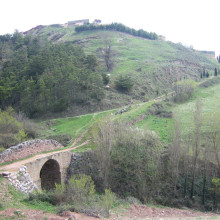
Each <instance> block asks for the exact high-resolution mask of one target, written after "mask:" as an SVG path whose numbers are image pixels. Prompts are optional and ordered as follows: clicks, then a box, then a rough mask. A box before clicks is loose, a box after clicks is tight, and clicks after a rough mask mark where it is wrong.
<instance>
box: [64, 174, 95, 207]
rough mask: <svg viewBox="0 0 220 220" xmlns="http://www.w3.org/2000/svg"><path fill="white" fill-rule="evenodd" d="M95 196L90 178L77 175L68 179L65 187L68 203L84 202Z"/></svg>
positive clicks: (93, 185)
mask: <svg viewBox="0 0 220 220" xmlns="http://www.w3.org/2000/svg"><path fill="white" fill-rule="evenodd" d="M94 194H95V184H94V182H93V180H92V178H91V177H90V176H87V175H85V174H77V175H74V176H73V177H71V178H70V180H69V182H68V185H67V196H68V197H69V200H70V201H73V202H75V203H76V202H77V203H84V202H86V201H87V200H88V199H89V198H90V197H91V196H93V195H94Z"/></svg>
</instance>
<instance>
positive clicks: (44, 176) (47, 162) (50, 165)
mask: <svg viewBox="0 0 220 220" xmlns="http://www.w3.org/2000/svg"><path fill="white" fill-rule="evenodd" d="M71 156H72V153H71V152H69V151H67V152H59V153H55V154H52V155H49V156H46V157H43V158H40V159H36V160H35V161H33V162H30V163H27V164H25V166H26V167H27V172H28V174H29V175H30V178H31V179H32V181H33V182H34V184H35V185H36V186H37V188H38V189H47V190H48V189H53V188H54V187H55V183H59V184H60V183H61V182H64V181H65V180H66V172H67V168H68V167H69V165H70V162H71Z"/></svg>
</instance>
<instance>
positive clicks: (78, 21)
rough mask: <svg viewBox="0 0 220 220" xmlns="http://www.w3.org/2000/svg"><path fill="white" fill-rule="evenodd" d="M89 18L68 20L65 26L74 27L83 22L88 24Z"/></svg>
mask: <svg viewBox="0 0 220 220" xmlns="http://www.w3.org/2000/svg"><path fill="white" fill-rule="evenodd" d="M88 23H89V19H83V20H76V21H68V23H67V26H68V27H76V26H80V25H84V24H88Z"/></svg>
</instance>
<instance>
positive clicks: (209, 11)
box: [0, 0, 220, 55]
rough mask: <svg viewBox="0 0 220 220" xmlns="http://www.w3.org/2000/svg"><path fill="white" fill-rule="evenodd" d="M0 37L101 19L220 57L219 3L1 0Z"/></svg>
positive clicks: (208, 0)
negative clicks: (49, 26)
mask: <svg viewBox="0 0 220 220" xmlns="http://www.w3.org/2000/svg"><path fill="white" fill-rule="evenodd" d="M0 1H1V4H0V7H1V10H0V34H6V33H13V32H14V30H15V29H18V30H19V31H26V30H29V29H31V28H32V27H35V26H37V25H40V24H41V25H49V24H56V23H61V24H62V23H66V22H67V21H72V20H78V19H86V18H88V19H90V22H92V21H93V20H94V19H101V20H102V21H103V23H111V22H120V23H123V24H125V25H127V26H129V27H133V28H136V29H140V28H142V29H144V30H146V31H149V32H156V33H157V34H159V35H164V36H165V37H166V39H167V40H171V41H173V42H181V43H183V44H184V45H188V46H190V45H192V46H193V47H194V48H195V49H198V50H213V51H216V55H219V54H220V0H0Z"/></svg>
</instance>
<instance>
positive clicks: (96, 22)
mask: <svg viewBox="0 0 220 220" xmlns="http://www.w3.org/2000/svg"><path fill="white" fill-rule="evenodd" d="M92 23H93V24H101V23H102V21H101V20H99V19H95V20H94V21H93V22H92Z"/></svg>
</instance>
